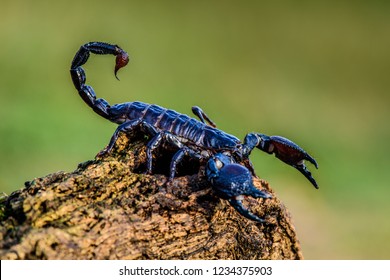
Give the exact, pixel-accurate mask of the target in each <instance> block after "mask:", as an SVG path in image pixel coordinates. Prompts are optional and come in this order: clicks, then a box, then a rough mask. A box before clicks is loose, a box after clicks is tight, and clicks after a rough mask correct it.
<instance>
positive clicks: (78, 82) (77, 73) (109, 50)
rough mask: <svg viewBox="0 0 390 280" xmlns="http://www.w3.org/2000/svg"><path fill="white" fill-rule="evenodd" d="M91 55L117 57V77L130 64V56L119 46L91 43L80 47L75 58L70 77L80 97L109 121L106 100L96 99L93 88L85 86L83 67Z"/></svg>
mask: <svg viewBox="0 0 390 280" xmlns="http://www.w3.org/2000/svg"><path fill="white" fill-rule="evenodd" d="M90 53H94V54H112V55H115V56H116V64H115V69H114V73H115V77H116V78H117V79H118V77H117V75H116V74H117V72H118V70H119V69H120V68H122V67H124V66H126V64H127V63H128V62H129V56H128V55H127V53H126V52H125V51H123V50H122V49H121V48H120V47H118V46H117V45H110V44H107V43H102V42H90V43H87V44H85V45H83V46H81V47H80V49H79V51H78V52H77V53H76V55H75V57H74V58H73V61H72V64H71V67H70V75H71V77H72V81H73V84H74V86H75V88H76V89H77V91H78V92H79V95H80V96H81V98H82V99H83V100H84V102H85V103H87V105H88V106H89V107H91V108H92V109H93V110H94V111H95V112H96V113H98V114H99V115H101V116H102V117H104V118H106V119H109V118H110V114H109V112H108V110H109V108H110V105H109V104H108V102H107V101H106V100H104V99H100V98H99V99H96V94H95V92H94V90H93V88H92V87H91V86H88V85H86V84H85V82H86V76H85V71H84V69H83V68H82V67H81V66H82V65H84V64H85V63H86V62H87V61H88V58H89V55H90Z"/></svg>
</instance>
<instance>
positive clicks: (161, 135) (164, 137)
mask: <svg viewBox="0 0 390 280" xmlns="http://www.w3.org/2000/svg"><path fill="white" fill-rule="evenodd" d="M162 142H164V143H168V144H170V145H172V146H174V147H175V148H179V150H178V151H177V152H176V153H175V154H174V156H173V157H172V161H171V164H170V168H169V170H170V173H169V180H170V181H172V180H173V178H174V177H175V174H176V166H177V164H178V163H179V162H180V161H181V160H182V159H183V157H184V156H191V157H194V158H199V157H200V156H199V155H198V154H197V153H195V152H194V151H192V150H191V149H190V148H188V147H186V146H184V145H183V144H182V143H181V142H180V140H179V139H178V138H177V137H176V136H175V135H173V134H172V133H169V132H166V131H161V132H158V133H157V134H156V135H154V137H153V138H152V140H150V141H149V143H148V144H147V150H146V153H147V158H148V162H147V173H152V158H153V157H152V154H153V151H154V150H155V149H157V148H158V147H159V146H160V145H161V144H162Z"/></svg>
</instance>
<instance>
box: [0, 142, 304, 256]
mask: <svg viewBox="0 0 390 280" xmlns="http://www.w3.org/2000/svg"><path fill="white" fill-rule="evenodd" d="M161 153H163V151H162V152H161ZM169 157H170V155H167V156H165V157H161V158H157V159H155V162H156V165H155V166H154V170H156V173H162V174H164V173H166V170H167V168H166V166H169ZM145 159H146V155H145V140H144V139H142V138H137V137H131V140H129V138H128V137H127V136H125V135H122V136H121V137H120V138H119V139H118V141H117V143H116V146H115V148H114V150H113V152H112V153H111V154H110V155H108V156H103V157H102V158H99V159H96V160H90V161H87V162H84V163H81V164H79V166H78V168H77V169H76V170H75V171H74V172H71V173H66V172H57V173H54V174H50V175H47V176H45V177H43V178H38V179H34V180H32V181H30V182H26V183H25V188H23V189H21V190H18V191H15V192H13V193H12V194H11V195H9V196H4V197H3V198H2V199H1V201H0V226H1V227H0V258H1V259H302V258H303V256H302V253H301V249H300V245H299V242H298V240H297V236H296V233H295V229H294V226H293V225H292V223H291V218H290V215H289V213H288V211H287V210H286V208H285V206H284V205H283V204H282V203H281V202H280V201H279V199H278V198H277V197H276V195H275V193H274V192H273V190H272V189H271V188H270V186H269V185H268V183H267V182H265V181H264V180H259V179H257V178H254V183H255V185H256V187H258V188H259V189H264V190H266V191H267V192H269V193H271V194H272V195H273V198H272V199H266V200H263V199H253V198H250V197H247V198H245V204H246V206H247V207H249V208H250V209H251V211H252V212H253V213H256V214H257V215H258V216H260V217H263V218H265V219H266V221H267V222H266V223H264V224H260V223H256V222H253V221H250V220H248V219H246V218H244V217H242V216H241V215H240V214H238V213H237V212H236V211H235V210H234V209H233V208H232V207H231V206H230V205H229V203H228V202H227V201H225V200H222V199H220V198H218V197H217V196H216V195H215V194H214V193H213V191H212V189H211V188H210V186H209V185H208V184H207V181H206V180H205V177H204V168H203V167H202V166H201V167H199V166H196V164H193V163H191V162H187V163H185V164H183V167H182V169H181V170H180V174H179V176H178V177H176V178H175V179H174V181H173V182H171V183H168V182H167V177H166V176H165V175H158V174H156V175H145V174H143V173H142V172H143V171H144V170H145ZM186 166H187V167H186ZM188 166H191V168H192V170H191V168H190V170H188ZM186 168H187V170H186ZM194 170H196V172H195V173H197V174H195V175H185V174H186V173H190V174H194Z"/></svg>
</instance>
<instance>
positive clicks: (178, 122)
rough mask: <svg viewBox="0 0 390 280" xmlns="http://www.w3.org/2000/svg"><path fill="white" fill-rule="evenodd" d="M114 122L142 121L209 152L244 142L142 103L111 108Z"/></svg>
mask: <svg viewBox="0 0 390 280" xmlns="http://www.w3.org/2000/svg"><path fill="white" fill-rule="evenodd" d="M109 110H110V116H111V121H112V122H115V123H118V124H122V123H124V122H126V121H131V120H138V119H141V120H143V121H144V122H146V123H148V124H150V125H151V126H153V127H155V128H156V129H158V130H159V131H165V132H169V133H172V134H174V135H176V136H178V137H180V138H181V139H185V140H187V141H190V142H192V143H193V144H194V145H196V146H200V147H204V148H208V149H215V150H221V149H229V150H230V149H232V148H234V147H236V146H237V144H239V143H240V140H239V139H238V138H236V137H234V136H232V135H230V134H227V133H225V132H222V131H221V130H219V129H217V128H214V127H211V126H209V125H206V124H205V123H203V122H200V121H198V120H196V119H194V118H191V117H189V116H187V115H185V114H180V113H178V112H176V111H174V110H170V109H166V108H163V107H161V106H158V105H155V104H148V103H144V102H140V101H134V102H128V103H122V104H116V105H113V106H111V107H110V109H109Z"/></svg>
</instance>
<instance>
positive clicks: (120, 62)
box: [114, 49, 129, 80]
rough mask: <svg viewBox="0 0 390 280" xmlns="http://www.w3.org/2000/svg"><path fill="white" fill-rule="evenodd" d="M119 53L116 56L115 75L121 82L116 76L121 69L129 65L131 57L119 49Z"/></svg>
mask: <svg viewBox="0 0 390 280" xmlns="http://www.w3.org/2000/svg"><path fill="white" fill-rule="evenodd" d="M118 51H119V53H118V54H117V55H116V63H115V70H114V73H115V78H117V79H118V80H119V78H118V76H117V75H116V74H117V72H118V70H119V69H121V68H122V67H125V66H126V65H127V63H129V55H128V54H127V52H125V51H124V50H121V49H119V50H118Z"/></svg>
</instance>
